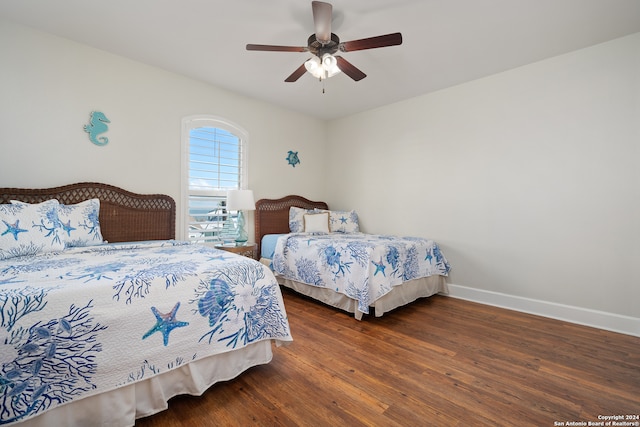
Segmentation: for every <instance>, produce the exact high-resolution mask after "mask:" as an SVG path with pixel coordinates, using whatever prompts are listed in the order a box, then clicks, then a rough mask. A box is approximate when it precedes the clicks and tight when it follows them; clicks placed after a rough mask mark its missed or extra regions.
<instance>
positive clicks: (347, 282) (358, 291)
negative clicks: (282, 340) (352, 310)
mask: <svg viewBox="0 0 640 427" xmlns="http://www.w3.org/2000/svg"><path fill="white" fill-rule="evenodd" d="M272 265H273V270H274V271H275V272H276V273H278V274H280V275H282V276H283V277H284V278H286V279H290V280H295V281H297V282H302V283H306V284H308V285H313V286H318V287H325V288H331V289H333V290H335V291H336V292H339V293H342V294H344V295H347V296H348V297H350V298H353V299H355V300H357V301H358V310H360V311H361V312H362V313H365V314H366V313H369V306H370V305H371V304H372V303H373V302H374V301H376V300H377V299H378V298H380V297H382V296H384V295H385V294H387V293H388V292H389V291H391V288H392V287H393V286H397V285H400V284H402V283H403V282H406V281H408V280H412V279H419V278H423V277H428V276H432V275H442V276H446V275H448V273H449V270H450V266H449V263H448V262H447V260H446V258H445V257H444V255H443V254H442V252H441V251H440V248H439V247H438V245H437V244H436V243H435V242H434V241H433V240H428V239H423V238H418V237H396V236H385V235H374V234H365V233H351V234H341V233H331V234H318V235H313V234H304V233H292V234H288V235H286V236H282V237H280V238H279V239H278V243H277V244H276V249H275V252H274V255H273V263H272Z"/></svg>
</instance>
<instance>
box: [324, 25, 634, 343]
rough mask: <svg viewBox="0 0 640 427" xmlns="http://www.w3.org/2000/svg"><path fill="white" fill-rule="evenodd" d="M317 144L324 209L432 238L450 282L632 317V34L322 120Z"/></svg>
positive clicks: (371, 226) (377, 227) (373, 227)
mask: <svg viewBox="0 0 640 427" xmlns="http://www.w3.org/2000/svg"><path fill="white" fill-rule="evenodd" d="M428 74H429V71H428V70H425V78H428ZM328 141H329V150H330V154H329V161H328V163H327V165H328V172H329V173H328V174H327V176H328V177H329V189H328V202H329V205H330V207H333V208H340V209H344V208H355V209H356V210H357V211H358V212H359V214H360V217H361V222H362V225H363V227H364V229H365V231H367V232H376V233H395V234H413V235H419V236H424V237H431V238H433V239H435V240H436V241H437V242H439V243H440V244H441V246H442V249H443V252H444V254H445V255H446V256H447V258H448V259H449V261H450V262H451V264H452V268H453V270H452V273H451V282H452V284H454V285H459V286H460V287H468V288H473V289H476V290H481V291H487V292H488V294H491V293H498V294H507V295H510V296H514V297H517V298H523V299H526V300H529V301H533V300H540V301H546V302H551V303H553V304H560V306H558V309H559V310H560V311H561V310H562V309H563V307H565V306H570V307H566V308H571V307H578V308H581V309H585V310H587V311H589V310H593V311H598V312H606V313H612V314H616V315H621V316H631V317H633V318H635V321H636V323H635V325H636V326H634V327H637V325H638V324H640V323H637V322H638V321H640V304H639V303H638V302H639V301H640V250H639V249H638V248H639V247H640V244H639V242H640V231H639V230H640V227H639V225H638V224H639V223H640V34H635V35H632V36H629V37H626V38H622V39H618V40H615V41H612V42H609V43H605V44H602V45H598V46H594V47H591V48H588V49H584V50H580V51H576V52H573V53H570V54H567V55H563V56H559V57H555V58H552V59H549V60H545V61H542V62H538V63H535V64H531V65H528V66H525V67H521V68H518V69H514V70H511V71H508V72H504V73H501V74H498V75H494V76H491V77H488V78H485V79H481V80H478V81H474V82H471V83H468V84H463V85H460V86H457V87H453V88H450V89H447V90H442V91H440V92H437V93H433V94H429V95H425V96H420V97H417V98H414V99H411V100H408V101H405V102H400V103H397V104H394V105H389V106H386V107H383V108H379V109H376V110H372V111H369V112H365V113H362V114H358V115H355V116H351V117H347V118H344V119H339V120H335V121H332V122H330V123H329V128H328ZM587 323H588V322H587ZM636 333H638V334H639V335H640V329H638V330H637V331H636Z"/></svg>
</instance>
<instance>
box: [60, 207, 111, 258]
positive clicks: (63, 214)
mask: <svg viewBox="0 0 640 427" xmlns="http://www.w3.org/2000/svg"><path fill="white" fill-rule="evenodd" d="M99 214H100V200H99V199H90V200H85V201H84V202H80V203H76V204H75V205H63V204H60V207H59V208H58V216H59V218H60V221H61V222H62V225H63V228H64V241H65V245H66V246H67V247H75V246H95V245H101V244H102V243H104V242H103V240H102V232H101V230H100V220H99Z"/></svg>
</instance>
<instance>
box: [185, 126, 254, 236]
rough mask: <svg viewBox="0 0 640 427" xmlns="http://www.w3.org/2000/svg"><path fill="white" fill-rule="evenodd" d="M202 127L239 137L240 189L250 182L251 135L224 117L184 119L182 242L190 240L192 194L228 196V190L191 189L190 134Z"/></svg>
mask: <svg viewBox="0 0 640 427" xmlns="http://www.w3.org/2000/svg"><path fill="white" fill-rule="evenodd" d="M201 127H212V128H218V129H222V130H225V131H227V132H230V133H232V134H234V135H235V136H237V137H238V139H239V141H240V173H239V174H238V187H237V188H238V189H241V190H245V189H247V187H248V185H247V184H248V181H249V173H248V172H249V171H248V169H249V134H248V133H247V131H245V130H244V129H243V128H242V127H241V126H239V125H237V124H236V123H233V122H232V121H230V120H227V119H225V118H223V117H218V116H213V115H203V114H201V115H193V116H187V117H184V118H183V119H182V133H181V152H180V158H181V165H180V171H181V180H180V199H181V202H182V203H181V209H179V211H178V212H177V217H178V223H179V224H180V227H179V230H178V234H177V237H178V239H181V240H189V231H188V230H189V217H190V215H189V197H190V196H191V195H192V194H195V195H197V194H207V195H211V196H216V197H220V196H226V191H227V189H224V190H222V189H216V190H211V193H209V192H208V191H206V190H204V191H203V190H195V191H192V190H190V189H189V148H190V139H191V136H190V132H191V130H192V129H196V128H201Z"/></svg>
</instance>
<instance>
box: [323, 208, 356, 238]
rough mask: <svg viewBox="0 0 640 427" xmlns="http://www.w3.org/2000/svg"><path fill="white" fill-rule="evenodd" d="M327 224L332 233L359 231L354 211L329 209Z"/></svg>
mask: <svg viewBox="0 0 640 427" xmlns="http://www.w3.org/2000/svg"><path fill="white" fill-rule="evenodd" d="M329 226H330V229H331V232H332V233H358V232H359V231H360V223H359V222H358V214H357V213H356V211H329Z"/></svg>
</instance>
